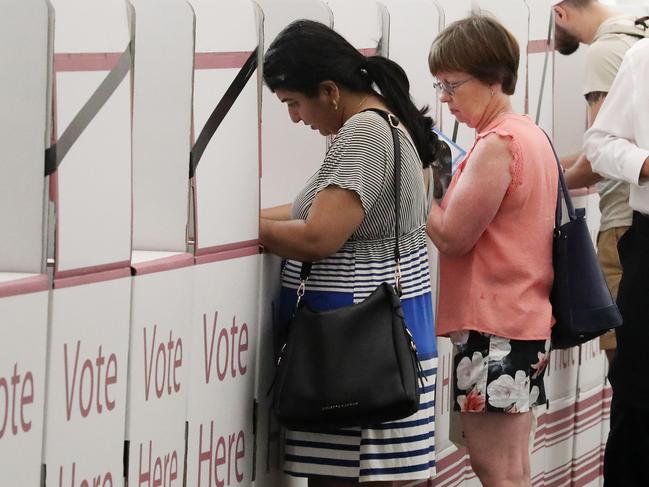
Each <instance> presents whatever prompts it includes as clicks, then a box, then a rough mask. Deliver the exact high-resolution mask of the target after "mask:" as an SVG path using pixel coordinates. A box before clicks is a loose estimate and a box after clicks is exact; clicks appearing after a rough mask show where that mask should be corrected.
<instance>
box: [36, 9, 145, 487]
mask: <svg viewBox="0 0 649 487" xmlns="http://www.w3.org/2000/svg"><path fill="white" fill-rule="evenodd" d="M52 5H53V7H54V9H55V12H56V31H55V35H54V63H53V81H52V83H53V88H52V90H53V95H52V98H53V106H54V108H53V119H54V124H55V127H56V130H55V131H54V135H55V136H54V138H53V140H54V142H55V145H53V146H52V147H51V148H50V152H49V153H50V157H51V159H50V162H52V163H53V166H52V167H51V170H52V171H53V172H52V176H51V177H50V183H51V191H52V197H53V201H54V202H55V205H56V231H55V235H56V241H55V246H54V250H55V269H54V284H53V285H54V291H53V292H52V303H51V311H50V322H49V343H48V354H47V357H48V364H47V395H46V410H45V435H44V438H45V444H44V464H45V474H46V478H47V481H48V482H50V483H55V482H58V484H60V485H82V484H83V482H84V481H85V482H87V483H90V484H91V483H96V484H97V483H98V484H99V485H106V486H108V485H117V484H118V483H119V482H121V477H122V475H123V469H124V466H123V442H124V425H125V415H126V383H127V368H128V333H129V314H130V304H131V301H130V300H131V280H130V271H129V268H128V265H129V263H130V256H131V255H130V254H131V123H130V122H131V78H130V75H129V73H130V72H131V66H132V57H131V55H132V50H131V47H132V45H131V33H132V24H131V19H132V12H131V7H130V4H128V3H124V2H122V1H120V0H110V1H105V0H101V1H99V0H92V1H85V0H84V1H78V0H55V1H53V2H52ZM80 18H83V19H84V21H83V22H79V19H80ZM59 164H60V165H59Z"/></svg>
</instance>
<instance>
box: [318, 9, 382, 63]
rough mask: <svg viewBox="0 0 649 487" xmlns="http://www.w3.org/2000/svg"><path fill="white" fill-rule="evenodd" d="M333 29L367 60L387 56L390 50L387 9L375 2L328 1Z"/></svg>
mask: <svg viewBox="0 0 649 487" xmlns="http://www.w3.org/2000/svg"><path fill="white" fill-rule="evenodd" d="M326 3H327V6H328V7H329V9H330V10H331V13H332V15H333V28H334V30H335V31H336V32H338V33H339V34H340V35H341V36H343V37H344V38H345V39H347V41H349V43H350V44H351V45H353V46H354V47H355V48H357V49H358V50H359V51H360V52H361V53H363V54H364V55H366V56H372V55H375V54H379V55H385V53H386V51H387V49H388V43H389V38H388V23H389V17H388V15H387V11H386V9H385V7H384V6H383V5H381V4H379V3H377V2H376V1H374V0H359V1H356V2H353V3H352V2H346V1H345V0H327V2H326Z"/></svg>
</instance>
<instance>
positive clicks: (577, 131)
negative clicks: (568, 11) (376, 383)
mask: <svg viewBox="0 0 649 487" xmlns="http://www.w3.org/2000/svg"><path fill="white" fill-rule="evenodd" d="M585 52H586V48H585V47H584V46H583V45H582V46H581V47H580V48H579V49H578V50H577V51H576V52H574V53H573V54H571V55H569V56H564V55H562V54H559V53H556V54H555V57H554V93H553V102H554V123H553V125H554V139H553V141H554V145H555V147H556V149H557V153H558V154H559V156H569V155H572V154H579V153H580V152H581V150H582V147H581V143H582V138H583V135H584V132H585V131H586V124H587V120H586V108H587V104H586V100H585V99H584V97H583V95H582V94H581V90H582V79H583V72H584V69H583V66H584V61H585V57H586V56H585Z"/></svg>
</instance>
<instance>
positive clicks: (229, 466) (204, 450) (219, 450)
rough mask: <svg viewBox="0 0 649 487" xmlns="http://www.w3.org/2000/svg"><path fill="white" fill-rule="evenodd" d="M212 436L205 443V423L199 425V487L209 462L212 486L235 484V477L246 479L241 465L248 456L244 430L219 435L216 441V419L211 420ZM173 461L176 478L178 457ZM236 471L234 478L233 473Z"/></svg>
mask: <svg viewBox="0 0 649 487" xmlns="http://www.w3.org/2000/svg"><path fill="white" fill-rule="evenodd" d="M209 428H210V438H209V443H208V444H207V445H205V444H204V443H203V425H202V424H201V425H200V426H199V435H198V436H199V438H198V444H199V449H198V484H197V485H198V487H201V486H202V485H203V484H202V483H201V478H202V470H201V467H202V466H203V464H204V463H207V467H208V478H207V485H208V486H209V487H211V486H212V485H214V486H215V487H224V486H226V485H227V486H230V485H233V481H234V479H236V483H240V482H241V481H243V479H244V472H243V466H240V463H239V462H240V461H243V459H244V458H245V456H246V446H245V436H244V432H243V431H238V432H235V433H231V434H229V435H227V436H219V437H218V438H217V439H216V443H215V442H214V421H210V426H209ZM171 463H173V464H174V467H173V470H172V469H170V472H171V471H173V472H174V478H175V477H176V472H177V467H176V465H177V459H176V458H174V457H172V458H171ZM233 472H234V478H233V475H232V473H233ZM212 475H214V483H212Z"/></svg>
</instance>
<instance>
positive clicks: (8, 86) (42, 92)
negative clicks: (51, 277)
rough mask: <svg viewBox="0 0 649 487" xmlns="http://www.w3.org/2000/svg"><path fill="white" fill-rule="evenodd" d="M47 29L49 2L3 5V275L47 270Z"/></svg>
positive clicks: (0, 45) (0, 63)
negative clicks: (45, 167)
mask: <svg viewBox="0 0 649 487" xmlns="http://www.w3.org/2000/svg"><path fill="white" fill-rule="evenodd" d="M49 25H50V14H49V11H48V6H47V2H46V1H45V0H26V1H20V2H3V5H2V15H0V66H2V80H1V81H0V106H2V110H0V144H1V145H2V158H0V234H2V238H0V270H3V271H8V272H28V273H40V272H42V270H43V248H44V247H43V239H44V232H43V221H44V219H43V208H44V191H45V178H44V177H43V172H44V160H43V155H44V151H45V147H46V138H47V130H48V124H47V120H48V119H49V116H48V114H49V109H48V104H47V99H48V82H49V62H50V56H51V52H50V49H51V46H50V45H49Z"/></svg>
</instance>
